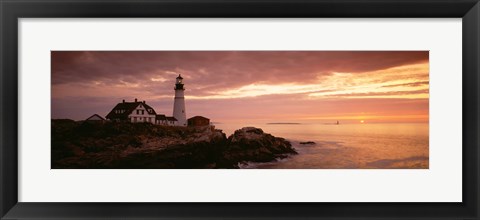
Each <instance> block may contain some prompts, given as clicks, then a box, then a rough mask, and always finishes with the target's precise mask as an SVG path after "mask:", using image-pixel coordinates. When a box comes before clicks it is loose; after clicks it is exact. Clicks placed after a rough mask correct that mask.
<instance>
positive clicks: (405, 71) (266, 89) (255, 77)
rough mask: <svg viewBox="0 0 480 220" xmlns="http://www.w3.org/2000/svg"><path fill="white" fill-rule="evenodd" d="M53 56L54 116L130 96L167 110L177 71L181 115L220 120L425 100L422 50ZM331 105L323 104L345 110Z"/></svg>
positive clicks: (74, 114)
mask: <svg viewBox="0 0 480 220" xmlns="http://www.w3.org/2000/svg"><path fill="white" fill-rule="evenodd" d="M51 55H52V57H51V58H52V117H55V118H59V117H60V118H63V117H70V118H74V119H83V118H85V117H88V116H89V115H91V114H90V113H92V114H93V113H105V112H107V113H108V111H109V110H110V109H111V107H112V106H113V105H114V104H116V103H117V102H120V101H121V100H122V99H127V100H133V99H134V98H139V99H140V100H146V101H147V102H150V103H151V104H152V106H153V107H154V108H155V109H159V112H165V113H166V114H170V112H171V105H172V104H173V94H174V92H173V86H174V80H175V77H176V76H177V75H178V74H182V76H183V77H184V82H185V87H186V89H187V90H186V97H187V105H188V109H187V114H190V113H191V114H194V113H195V114H204V115H212V116H210V117H218V118H222V119H225V118H227V115H228V116H232V117H233V116H234V115H238V117H239V118H242V117H243V118H245V117H247V115H244V114H243V113H240V111H241V110H245V111H247V110H251V109H252V108H254V109H259V110H258V111H249V115H250V116H248V117H257V118H261V117H266V115H265V114H267V113H268V112H269V111H268V110H263V107H264V106H272V107H273V106H275V109H276V110H278V112H277V113H275V114H273V113H268V114H269V115H270V116H271V115H275V117H285V116H287V115H290V116H291V115H295V117H299V118H301V117H306V118H308V117H311V118H312V117H313V118H315V117H319V116H318V114H322V115H323V116H324V117H327V116H326V115H331V113H332V112H330V113H328V112H323V111H321V112H318V114H317V115H316V116H315V115H314V114H313V113H311V114H310V113H305V111H306V110H305V108H317V107H318V108H319V109H324V107H325V105H328V103H337V104H338V102H334V101H332V100H333V99H339V100H340V99H342V100H343V99H345V100H343V101H345V103H351V105H352V106H359V105H360V104H359V103H357V102H356V101H349V100H348V99H365V100H367V99H368V100H377V102H378V103H383V101H382V100H393V99H412V100H420V99H423V100H424V101H423V102H422V103H425V100H426V103H427V106H428V87H429V85H428V82H429V66H428V59H429V54H428V51H368V52H365V51H53V52H52V54H51ZM268 98H272V99H268ZM259 100H260V101H259ZM339 100H336V101H339ZM373 102H374V101H369V103H371V104H372V103H373ZM392 102H393V101H392ZM229 105H230V106H229ZM297 105H298V106H297ZM247 106H250V107H247ZM342 106H343V108H346V109H354V110H355V108H352V107H351V106H350V107H348V106H344V105H343V104H342V105H340V104H339V105H338V106H336V108H341V107H342ZM372 106H376V105H373V104H372ZM379 106H381V105H379ZM397 107H398V108H400V109H402V107H401V106H397ZM260 109H262V110H260ZM334 109H335V108H334V106H332V108H329V110H330V111H335V112H343V111H339V110H338V109H337V110H334ZM356 109H359V108H356ZM403 109H407V108H406V107H405V108H403ZM370 111H371V109H370ZM406 111H407V110H406ZM300 112H304V113H302V114H301V113H300ZM377 112H378V111H377ZM297 113H298V114H297ZM343 113H344V114H346V115H348V114H350V113H351V114H354V113H352V112H350V113H347V112H343ZM417 113H418V112H416V113H415V114H417ZM423 113H425V111H423ZM105 114H106V113H105ZM303 114H305V115H303ZM382 114H384V113H382ZM427 116H428V111H427ZM336 117H338V116H336Z"/></svg>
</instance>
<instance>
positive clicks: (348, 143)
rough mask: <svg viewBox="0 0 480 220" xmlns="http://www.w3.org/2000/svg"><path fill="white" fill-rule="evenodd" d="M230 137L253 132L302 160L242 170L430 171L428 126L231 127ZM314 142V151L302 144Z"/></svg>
mask: <svg viewBox="0 0 480 220" xmlns="http://www.w3.org/2000/svg"><path fill="white" fill-rule="evenodd" d="M215 126H216V128H218V129H222V130H223V131H224V132H225V133H226V134H227V136H228V135H230V134H232V133H233V132H234V131H235V130H236V129H239V128H242V127H247V126H253V127H257V128H261V129H263V131H264V132H266V133H270V134H272V135H274V136H277V137H283V138H285V139H287V140H289V141H290V142H291V143H292V145H293V147H294V148H295V149H296V150H297V152H298V155H294V156H290V157H288V158H286V159H282V160H279V161H276V162H270V163H247V164H242V165H241V168H264V169H428V167H429V125H428V123H386V124H367V123H365V124H340V125H335V124H231V123H228V124H227V123H225V124H222V123H219V124H216V125H215ZM306 141H313V142H315V144H313V145H302V144H300V142H306Z"/></svg>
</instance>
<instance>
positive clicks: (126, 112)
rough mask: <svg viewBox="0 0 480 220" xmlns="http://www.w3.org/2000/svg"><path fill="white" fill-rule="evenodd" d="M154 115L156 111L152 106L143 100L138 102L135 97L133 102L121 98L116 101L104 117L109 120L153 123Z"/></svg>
mask: <svg viewBox="0 0 480 220" xmlns="http://www.w3.org/2000/svg"><path fill="white" fill-rule="evenodd" d="M156 117H157V113H155V110H154V109H153V108H152V107H150V106H149V105H147V103H145V101H143V102H139V101H137V99H135V102H125V100H123V101H122V102H121V103H118V104H117V105H116V106H115V107H114V108H113V109H112V111H110V113H108V115H107V117H106V118H107V119H108V120H111V121H130V122H134V123H135V122H150V123H152V124H155V123H156Z"/></svg>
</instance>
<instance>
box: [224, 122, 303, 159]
mask: <svg viewBox="0 0 480 220" xmlns="http://www.w3.org/2000/svg"><path fill="white" fill-rule="evenodd" d="M288 154H297V152H296V151H295V149H294V148H293V147H292V145H291V144H290V142H288V141H287V140H285V139H283V138H278V137H274V136H273V135H271V134H267V133H264V132H263V130H262V129H260V128H254V127H245V128H242V129H239V130H236V131H235V133H234V134H232V135H230V137H228V143H227V148H226V149H225V151H224V152H223V159H225V160H226V161H229V162H230V163H232V164H238V163H243V162H270V161H275V160H276V159H277V158H283V157H285V155H288Z"/></svg>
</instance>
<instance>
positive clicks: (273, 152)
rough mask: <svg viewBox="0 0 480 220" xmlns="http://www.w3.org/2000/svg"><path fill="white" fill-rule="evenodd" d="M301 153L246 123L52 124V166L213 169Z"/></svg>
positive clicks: (266, 160)
mask: <svg viewBox="0 0 480 220" xmlns="http://www.w3.org/2000/svg"><path fill="white" fill-rule="evenodd" d="M296 153H297V152H296V151H295V149H294V148H293V147H292V146H291V144H290V142H288V141H286V140H285V139H283V138H279V137H274V136H272V135H271V134H267V133H264V131H263V130H262V129H260V128H255V127H245V128H242V129H239V130H237V131H235V133H234V134H232V135H231V136H230V137H228V138H227V137H226V135H225V133H223V132H222V131H221V130H216V129H211V128H209V127H206V128H193V127H170V126H156V125H151V124H148V123H113V122H107V123H104V124H78V123H75V122H72V121H66V122H63V121H60V122H55V123H52V168H53V169H62V168H63V169H64V168H73V169H110V168H114V169H118V168H125V169H162V168H164V169H182V168H187V169H212V168H239V167H238V164H239V163H245V162H270V161H275V160H277V159H279V158H285V157H287V156H289V155H292V154H296Z"/></svg>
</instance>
